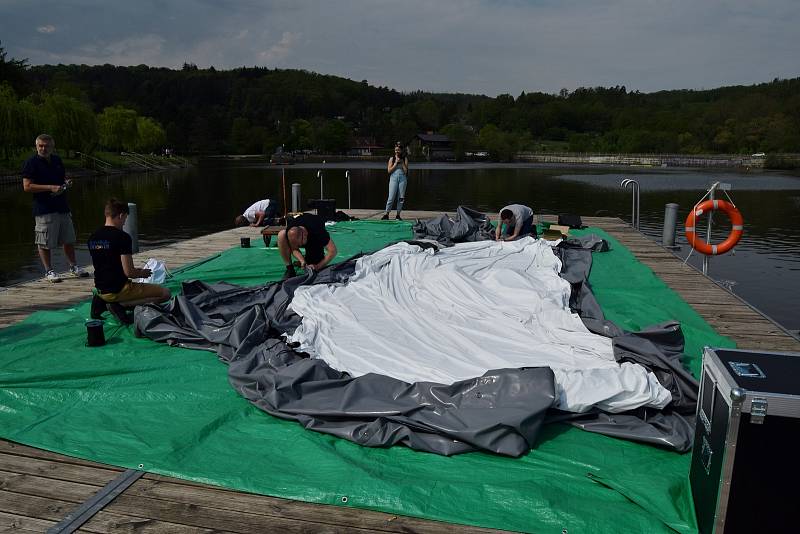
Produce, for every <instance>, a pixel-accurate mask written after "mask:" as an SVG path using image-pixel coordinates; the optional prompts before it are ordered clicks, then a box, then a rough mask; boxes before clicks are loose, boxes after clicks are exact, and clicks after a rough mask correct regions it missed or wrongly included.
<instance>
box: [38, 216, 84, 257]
mask: <svg viewBox="0 0 800 534" xmlns="http://www.w3.org/2000/svg"><path fill="white" fill-rule="evenodd" d="M34 219H35V222H36V224H35V226H34V232H35V233H36V239H35V241H34V242H35V243H36V244H37V245H38V246H39V247H40V248H46V249H54V248H56V247H58V246H59V245H72V244H74V243H75V227H74V226H73V225H72V214H71V213H46V214H44V215H36V216H35V217H34Z"/></svg>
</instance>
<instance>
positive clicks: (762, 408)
mask: <svg viewBox="0 0 800 534" xmlns="http://www.w3.org/2000/svg"><path fill="white" fill-rule="evenodd" d="M766 416H767V399H765V398H763V397H753V400H752V402H751V403H750V422H751V423H753V424H755V425H763V424H764V417H766Z"/></svg>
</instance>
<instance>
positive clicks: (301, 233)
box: [278, 213, 337, 280]
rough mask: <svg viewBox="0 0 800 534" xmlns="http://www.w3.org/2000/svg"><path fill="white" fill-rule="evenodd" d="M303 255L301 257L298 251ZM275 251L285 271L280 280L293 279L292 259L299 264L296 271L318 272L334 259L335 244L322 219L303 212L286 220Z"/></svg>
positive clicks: (279, 233)
mask: <svg viewBox="0 0 800 534" xmlns="http://www.w3.org/2000/svg"><path fill="white" fill-rule="evenodd" d="M301 247H304V248H305V249H306V253H305V254H302V253H301V252H300V248H301ZM278 251H279V252H280V253H281V258H282V259H283V263H284V264H286V272H285V273H284V274H283V279H284V280H285V279H287V278H291V277H293V276H295V274H296V273H295V270H294V265H293V264H292V257H295V258H296V259H297V260H298V261H299V262H300V268H301V269H305V268H306V267H308V268H310V269H312V270H314V271H319V270H320V269H322V268H323V267H325V266H326V265H328V263H330V262H331V260H332V259H333V258H335V257H336V253H337V250H336V243H334V242H333V239H331V236H330V234H329V233H328V231H327V230H326V229H325V222H324V221H323V220H322V217H319V216H317V215H313V214H311V213H303V214H302V215H298V216H297V217H289V218H288V219H287V220H286V229H285V230H281V231H280V232H278Z"/></svg>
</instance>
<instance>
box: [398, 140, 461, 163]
mask: <svg viewBox="0 0 800 534" xmlns="http://www.w3.org/2000/svg"><path fill="white" fill-rule="evenodd" d="M409 148H410V151H411V153H412V154H414V155H416V156H422V157H423V158H425V159H426V160H428V161H452V160H454V159H455V152H454V151H453V142H452V141H451V140H450V138H449V137H447V136H446V135H442V134H434V133H424V134H422V133H420V134H417V135H415V136H414V138H413V139H412V140H411V142H410V143H409Z"/></svg>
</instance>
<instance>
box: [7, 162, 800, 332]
mask: <svg viewBox="0 0 800 534" xmlns="http://www.w3.org/2000/svg"><path fill="white" fill-rule="evenodd" d="M345 169H349V170H350V175H351V194H352V206H353V207H358V208H365V207H375V208H376V209H380V208H381V207H382V206H383V204H384V202H385V199H386V183H387V180H386V170H385V167H384V166H383V165H382V164H375V165H370V164H366V165H365V164H362V163H350V164H334V165H327V166H325V170H324V176H325V181H324V185H325V197H328V198H336V199H337V207H338V208H343V207H347V182H346V180H345V178H344V173H345ZM316 171H317V166H308V167H304V166H299V165H296V166H289V167H286V168H277V167H265V166H263V165H252V164H235V163H226V162H216V161H207V162H204V163H202V164H201V165H199V166H197V167H194V168H192V169H188V170H182V171H177V172H171V173H161V174H141V175H126V176H115V177H100V178H83V179H79V180H76V182H77V184H76V187H75V188H74V189H73V190H72V191H71V192H70V199H69V200H70V205H71V207H72V211H73V216H74V218H75V222H76V229H77V231H78V233H79V240H80V242H79V250H78V259H79V262H80V263H82V264H88V263H90V260H89V256H88V252H87V251H86V248H85V242H86V238H87V237H88V235H89V234H90V233H91V232H92V231H93V230H94V229H95V228H96V227H97V226H99V225H100V224H102V222H103V216H102V206H103V203H104V200H105V199H106V198H107V197H109V196H112V195H113V196H117V197H119V198H121V199H125V200H128V201H129V202H136V203H137V204H138V206H139V217H140V228H139V232H140V235H139V242H140V245H141V246H142V248H147V247H155V246H160V245H163V244H166V243H170V242H174V241H176V240H181V239H186V238H190V237H195V236H198V235H202V234H206V233H209V232H215V231H219V230H223V229H226V228H229V227H230V226H231V222H232V220H233V217H234V216H235V215H236V214H238V213H241V211H242V210H243V209H244V208H246V207H247V206H248V205H249V204H250V203H251V202H252V201H254V200H257V199H260V198H264V197H265V196H276V197H278V198H280V197H281V195H282V193H281V173H282V172H285V173H286V183H287V187H288V188H291V184H292V183H299V184H301V186H302V191H303V198H304V199H307V198H318V197H319V190H320V182H319V180H317V178H316ZM626 177H627V178H636V179H637V180H638V181H639V183H640V185H641V227H642V231H643V232H644V233H646V234H647V235H649V236H651V237H653V238H656V239H658V240H660V239H661V225H662V221H663V217H664V205H665V204H666V203H668V202H675V203H678V204H679V205H680V211H679V221H681V224H680V225H679V232H678V241H679V244H682V245H683V247H682V250H681V251H680V252H679V254H680V255H681V257H682V258H686V257H687V256H688V255H689V251H690V249H689V248H688V246H686V240H685V239H684V238H683V235H682V228H683V225H682V221H683V220H684V219H685V217H686V215H687V213H688V211H689V209H690V208H691V206H692V205H693V204H694V203H695V202H696V201H697V200H699V199H700V197H702V195H703V193H704V192H705V191H706V189H707V188H708V186H709V185H710V183H711V182H713V181H723V182H726V183H730V184H731V186H732V190H731V191H730V194H731V196H732V197H733V200H734V201H735V202H736V205H737V207H739V209H740V210H741V212H742V214H743V215H744V218H745V234H744V237H743V239H742V241H741V242H740V243H739V245H738V246H737V248H736V251H735V255H730V254H728V255H725V256H721V257H715V258H712V260H711V268H710V274H711V276H712V277H713V278H715V279H717V280H719V281H721V282H722V283H723V284H725V285H727V286H728V287H730V288H731V289H732V291H733V292H734V293H736V294H737V295H740V296H741V297H742V298H744V299H745V300H747V301H748V302H750V303H751V304H753V305H754V306H756V307H757V308H758V309H760V310H761V311H762V312H764V313H766V314H767V315H769V316H771V317H772V318H774V319H775V320H777V321H778V322H780V323H781V324H782V325H783V326H784V327H786V328H787V329H789V330H792V331H797V330H800V314H799V313H798V310H800V307H799V306H798V305H797V303H796V301H795V299H796V298H797V297H798V289H800V254H798V251H800V176H792V175H788V174H778V173H752V174H737V173H729V172H706V171H694V170H685V169H684V170H674V171H673V170H668V169H658V170H644V169H630V168H625V169H602V170H601V169H578V168H569V169H565V168H548V167H541V166H531V165H497V166H492V165H489V166H482V167H480V168H477V167H475V166H472V165H456V164H430V165H425V166H422V165H416V166H415V165H413V163H412V165H411V176H410V178H409V185H408V191H407V194H406V197H407V200H406V208H408V209H421V210H452V209H454V208H455V207H456V206H458V205H459V204H464V205H468V206H471V207H473V208H476V209H479V210H486V211H496V210H497V209H498V208H500V207H502V206H503V205H505V204H508V203H512V202H520V203H525V204H528V205H530V206H533V207H534V208H535V209H536V210H537V211H539V212H543V213H563V212H570V213H579V214H583V215H594V214H598V215H610V216H620V217H622V218H623V219H625V220H626V221H630V210H631V197H630V190H627V191H625V190H622V189H621V188H620V186H619V182H620V181H621V180H622V179H623V178H626ZM0 187H1V189H0V214H1V215H0V217H1V219H0V285H8V284H12V283H15V282H19V281H22V280H27V279H31V278H34V277H38V276H41V275H42V272H41V266H40V264H39V261H38V259H37V256H36V252H35V249H34V247H33V245H32V242H33V221H32V217H31V215H30V209H31V208H30V205H31V199H30V196H29V195H26V194H25V193H23V192H22V190H21V186H17V185H4V186H0ZM290 193H291V191H290V190H289V191H287V194H289V198H291V194H290ZM717 220H718V221H719V222H720V229H719V232H718V233H719V235H717V234H715V239H714V241H717V242H718V241H721V240H722V239H723V238H724V235H725V234H726V233H727V232H728V230H729V227H725V225H724V223H726V222H727V221H726V220H725V217H724V216H720V217H718V218H717ZM689 261H690V263H693V264H695V265H699V264H700V256H699V255H698V254H697V253H695V254H693V255H692V256H691V257H690V258H689ZM55 266H56V268H57V269H58V268H60V269H62V270H63V269H65V268H66V260H65V259H64V257H63V254H62V253H61V252H60V251H59V252H58V253H56V254H55Z"/></svg>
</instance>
